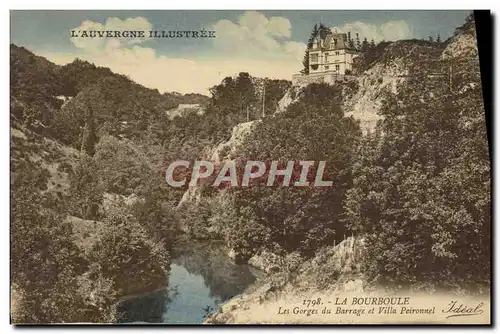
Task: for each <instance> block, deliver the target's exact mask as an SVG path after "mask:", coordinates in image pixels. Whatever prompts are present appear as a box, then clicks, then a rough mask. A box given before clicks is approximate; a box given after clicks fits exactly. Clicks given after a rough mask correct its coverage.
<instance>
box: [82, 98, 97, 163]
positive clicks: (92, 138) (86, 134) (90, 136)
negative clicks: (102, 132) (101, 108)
mask: <svg viewBox="0 0 500 334" xmlns="http://www.w3.org/2000/svg"><path fill="white" fill-rule="evenodd" d="M86 113H87V116H86V120H85V129H84V130H83V137H82V145H81V149H80V151H81V152H84V153H86V154H88V155H89V156H93V155H94V153H95V145H96V143H97V135H96V133H95V119H94V111H93V109H92V107H91V106H89V108H88V109H87V111H86Z"/></svg>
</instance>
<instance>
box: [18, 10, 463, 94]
mask: <svg viewBox="0 0 500 334" xmlns="http://www.w3.org/2000/svg"><path fill="white" fill-rule="evenodd" d="M468 13H469V12H468V11H449V10H448V11H430V10H429V11H424V10H419V11H381V10H371V11H333V10H326V11H318V10H300V11H298V10H284V11H266V10H264V11H236V10H234V11H233V10H224V11H221V10H218V11H210V10H205V11H166V10H163V11H105V10H98V11H97V10H96V11H42V10H37V11H11V31H10V33H11V43H14V44H16V45H18V46H23V47H25V48H27V49H29V50H30V51H32V52H34V53H35V54H37V55H40V56H43V57H46V58H47V59H49V60H50V61H52V62H54V63H56V64H61V65H62V64H66V63H69V62H72V61H73V60H74V59H75V58H80V59H83V60H87V61H89V62H92V63H94V64H96V65H97V66H106V67H109V68H110V69H111V70H112V71H114V72H117V73H121V74H125V75H128V76H129V77H130V78H131V79H132V80H134V81H136V82H138V83H140V84H142V85H144V86H146V87H149V88H156V89H158V90H159V91H160V92H173V91H176V92H179V93H202V94H208V89H209V88H210V87H211V86H213V85H216V84H218V83H220V82H221V80H222V79H223V78H224V77H226V76H233V75H236V74H237V73H239V72H242V71H246V72H249V73H250V74H251V75H253V76H257V77H270V78H279V79H291V77H292V75H293V74H295V73H298V72H299V71H300V70H301V68H302V63H301V62H302V58H303V55H304V51H305V47H306V43H307V39H308V38H309V35H310V32H311V29H312V27H313V26H314V24H315V23H318V22H322V23H324V24H325V25H327V26H329V27H336V28H338V29H339V30H341V31H345V32H347V31H350V32H351V34H352V35H353V36H354V34H355V33H356V32H357V33H359V35H360V37H361V38H364V37H366V38H367V39H368V40H371V39H372V38H373V39H374V40H375V42H379V41H381V40H386V41H391V40H392V41H395V40H399V39H411V38H425V39H427V38H428V36H433V37H436V36H437V35H438V34H439V35H440V36H441V39H442V40H445V39H446V38H448V37H449V36H451V34H452V33H453V31H454V29H455V28H456V27H458V26H460V25H462V24H463V22H464V20H465V17H466V16H467V15H468ZM201 29H205V30H206V31H215V36H216V37H215V38H197V39H193V38H173V39H172V38H168V39H165V38H163V39H160V38H143V39H130V38H128V39H124V38H120V39H117V38H93V39H92V38H71V37H70V36H71V30H75V31H83V30H87V31H88V30H121V31H124V30H144V31H146V32H147V31H149V30H158V31H162V30H165V31H171V30H191V31H194V30H198V31H199V30H201Z"/></svg>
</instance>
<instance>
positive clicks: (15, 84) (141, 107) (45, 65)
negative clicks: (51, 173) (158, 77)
mask: <svg viewBox="0 0 500 334" xmlns="http://www.w3.org/2000/svg"><path fill="white" fill-rule="evenodd" d="M10 63H11V77H10V79H11V89H10V93H11V117H12V121H13V126H18V125H22V126H24V127H29V128H31V129H34V130H36V131H38V132H40V131H42V132H43V134H44V135H49V136H53V137H55V138H56V139H60V140H61V141H62V142H64V143H66V144H70V145H73V146H78V145H79V144H78V139H79V137H80V136H81V135H82V133H81V131H82V128H83V127H84V125H85V124H84V120H85V115H86V114H87V113H88V112H89V109H92V112H93V114H94V116H95V122H96V124H95V126H96V128H97V129H98V130H99V129H101V130H103V131H106V132H111V133H114V132H117V131H120V130H121V128H122V125H123V124H124V123H123V122H126V123H127V125H128V126H129V127H132V128H133V129H134V130H139V131H140V130H145V129H146V128H147V127H148V125H149V123H150V121H151V120H152V119H154V118H157V117H158V118H161V117H163V116H162V115H164V112H165V111H166V110H169V109H172V108H176V107H177V106H178V105H179V104H200V105H203V106H204V105H207V104H208V100H209V97H208V96H204V95H201V94H186V95H182V94H179V93H163V94H161V93H160V92H159V91H158V90H157V89H149V88H146V87H144V86H142V85H139V84H137V83H135V82H133V81H132V80H130V79H129V78H128V77H127V76H124V75H120V74H116V73H113V72H112V71H111V70H110V69H109V68H105V67H98V66H95V65H94V64H91V63H89V62H86V61H82V60H80V59H76V60H75V61H73V62H72V63H70V64H67V65H64V66H58V65H55V64H53V63H51V62H50V61H48V60H47V59H45V58H43V57H40V56H37V55H35V54H33V53H32V52H31V51H29V50H27V49H26V48H24V47H19V46H16V45H14V44H11V45H10ZM166 80H168V79H167V78H166Z"/></svg>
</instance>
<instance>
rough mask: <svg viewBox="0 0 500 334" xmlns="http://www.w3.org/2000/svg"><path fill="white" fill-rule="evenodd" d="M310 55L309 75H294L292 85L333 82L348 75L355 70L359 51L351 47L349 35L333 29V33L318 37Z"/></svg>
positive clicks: (309, 49) (310, 49)
mask: <svg viewBox="0 0 500 334" xmlns="http://www.w3.org/2000/svg"><path fill="white" fill-rule="evenodd" d="M307 51H308V55H309V73H308V74H303V73H300V74H294V75H293V76H292V84H293V85H299V84H307V83H313V82H333V81H335V78H336V77H338V76H339V75H348V74H350V72H351V71H352V69H353V61H354V58H356V57H357V56H358V51H357V50H356V49H354V48H352V47H350V46H349V42H348V40H347V34H346V33H342V32H339V31H338V30H337V29H335V28H334V29H332V32H331V33H329V34H327V35H324V36H321V34H319V36H317V37H316V38H315V39H314V41H313V45H312V47H311V48H308V49H307Z"/></svg>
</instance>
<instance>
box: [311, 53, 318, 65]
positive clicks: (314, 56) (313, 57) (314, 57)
mask: <svg viewBox="0 0 500 334" xmlns="http://www.w3.org/2000/svg"><path fill="white" fill-rule="evenodd" d="M317 62H318V54H317V53H316V54H312V55H311V63H317Z"/></svg>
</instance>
